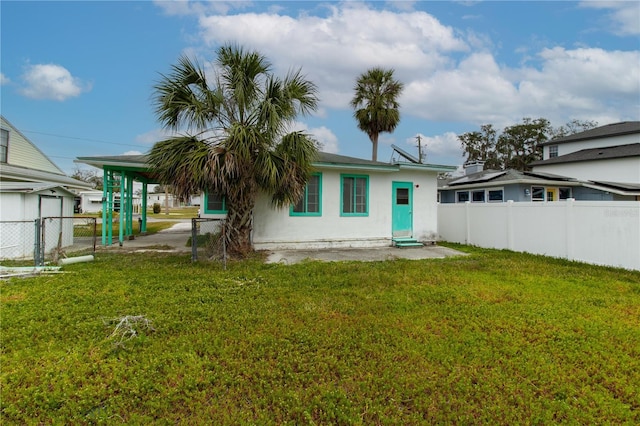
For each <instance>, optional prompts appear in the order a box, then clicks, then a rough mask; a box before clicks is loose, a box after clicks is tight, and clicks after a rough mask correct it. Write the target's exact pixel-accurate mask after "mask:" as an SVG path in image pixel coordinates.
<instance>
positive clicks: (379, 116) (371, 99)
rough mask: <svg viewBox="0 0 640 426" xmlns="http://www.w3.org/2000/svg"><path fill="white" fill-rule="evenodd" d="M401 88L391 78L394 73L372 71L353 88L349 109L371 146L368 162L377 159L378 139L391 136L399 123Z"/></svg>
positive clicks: (360, 77)
mask: <svg viewBox="0 0 640 426" xmlns="http://www.w3.org/2000/svg"><path fill="white" fill-rule="evenodd" d="M403 87H404V85H403V84H402V83H401V82H399V81H397V80H395V79H394V78H393V70H392V69H389V70H385V69H383V68H379V67H375V68H371V69H369V70H368V71H367V72H365V73H364V74H362V75H360V76H359V77H358V79H357V81H356V85H355V88H354V92H355V94H354V97H353V99H352V100H351V107H352V108H353V109H354V110H355V111H354V114H353V116H354V117H355V119H356V121H357V122H358V128H359V129H360V130H362V131H363V132H365V133H366V134H367V135H368V136H369V139H370V140H371V144H372V154H371V159H372V160H373V161H377V159H378V137H379V135H380V133H382V132H389V133H391V132H393V131H394V130H395V128H396V126H397V125H398V123H400V110H399V108H400V104H399V103H398V96H400V94H401V93H402V89H403Z"/></svg>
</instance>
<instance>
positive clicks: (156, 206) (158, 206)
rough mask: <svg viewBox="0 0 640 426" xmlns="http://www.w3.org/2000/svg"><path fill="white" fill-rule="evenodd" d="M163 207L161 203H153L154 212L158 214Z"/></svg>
mask: <svg viewBox="0 0 640 426" xmlns="http://www.w3.org/2000/svg"><path fill="white" fill-rule="evenodd" d="M161 209H162V207H160V203H153V213H155V214H158V213H160V210H161Z"/></svg>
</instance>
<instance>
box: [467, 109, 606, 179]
mask: <svg viewBox="0 0 640 426" xmlns="http://www.w3.org/2000/svg"><path fill="white" fill-rule="evenodd" d="M596 126H597V123H596V122H594V121H580V120H572V121H570V122H568V123H567V124H565V125H564V126H560V127H558V128H553V127H551V123H550V122H549V120H547V119H545V118H537V119H531V118H523V119H522V123H520V124H515V125H513V126H507V127H505V128H504V129H503V130H502V132H501V133H500V134H498V133H497V131H496V130H495V129H494V128H493V125H491V124H484V125H482V126H481V127H480V129H481V130H480V131H474V132H467V133H463V134H461V135H458V140H459V141H460V144H461V146H462V149H463V155H464V156H465V157H466V161H465V162H473V161H484V162H485V164H484V168H485V170H486V169H516V170H527V169H528V168H529V164H530V163H531V162H533V161H536V160H539V159H541V158H542V146H541V145H542V143H544V142H547V141H549V140H551V139H555V138H559V137H564V136H568V135H572V134H574V133H578V132H582V131H584V130H588V129H591V128H594V127H596Z"/></svg>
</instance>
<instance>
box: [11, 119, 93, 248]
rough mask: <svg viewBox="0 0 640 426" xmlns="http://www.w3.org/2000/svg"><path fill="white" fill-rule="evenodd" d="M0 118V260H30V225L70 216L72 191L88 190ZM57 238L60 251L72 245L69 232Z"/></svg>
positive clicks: (31, 237)
mask: <svg viewBox="0 0 640 426" xmlns="http://www.w3.org/2000/svg"><path fill="white" fill-rule="evenodd" d="M0 118H1V126H0V130H1V138H0V236H1V237H0V240H1V242H0V258H18V257H26V256H32V255H33V250H34V238H35V231H34V227H35V225H34V221H35V220H36V219H41V218H47V217H60V216H73V211H74V204H75V200H74V198H75V191H77V190H80V189H90V185H89V184H87V183H85V182H81V181H78V180H76V179H72V178H70V177H68V176H66V175H65V174H64V172H63V171H62V170H60V168H58V166H56V165H55V164H54V163H53V162H52V161H51V160H50V159H49V158H47V156H46V155H45V154H44V153H43V152H42V151H40V150H39V149H38V148H37V147H36V146H35V145H34V144H33V143H32V142H31V141H30V140H29V139H27V138H26V137H25V136H24V135H23V134H22V133H20V131H19V130H18V129H16V128H15V127H14V126H13V125H12V124H11V123H9V121H7V120H6V119H5V118H4V117H0ZM56 223H57V225H51V226H61V225H60V221H57V222H56ZM51 226H50V229H49V231H51ZM61 237H62V238H61V243H62V245H63V247H64V246H66V245H70V244H72V243H73V230H72V229H70V231H65V232H64V233H63V234H61ZM49 243H52V244H53V243H55V244H56V245H57V243H58V238H55V241H54V240H53V239H50V240H49V241H48V242H47V246H49ZM46 248H48V247H45V249H46Z"/></svg>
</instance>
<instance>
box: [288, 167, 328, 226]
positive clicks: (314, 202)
mask: <svg viewBox="0 0 640 426" xmlns="http://www.w3.org/2000/svg"><path fill="white" fill-rule="evenodd" d="M289 215H290V216H322V174H320V173H313V174H312V175H311V177H310V178H309V181H308V182H307V186H306V187H305V188H304V195H303V196H302V198H301V199H300V201H298V203H297V204H296V205H295V206H291V210H290V211H289Z"/></svg>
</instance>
